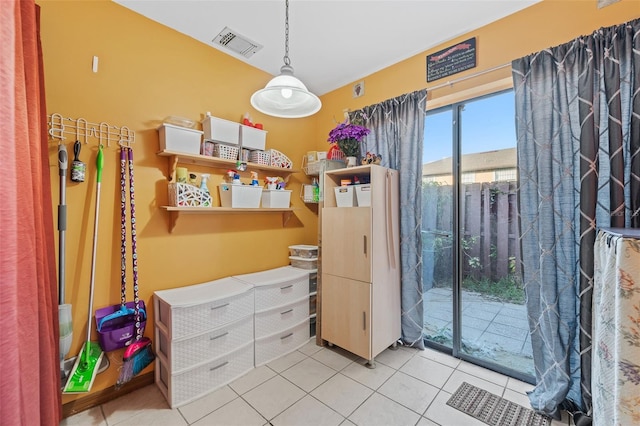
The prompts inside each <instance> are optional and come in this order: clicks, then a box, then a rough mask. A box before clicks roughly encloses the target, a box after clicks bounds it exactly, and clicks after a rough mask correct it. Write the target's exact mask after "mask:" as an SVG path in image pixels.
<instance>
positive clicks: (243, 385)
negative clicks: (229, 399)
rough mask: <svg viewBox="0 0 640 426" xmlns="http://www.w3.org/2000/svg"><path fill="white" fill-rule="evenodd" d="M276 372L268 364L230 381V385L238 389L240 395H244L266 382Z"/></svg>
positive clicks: (235, 389)
mask: <svg viewBox="0 0 640 426" xmlns="http://www.w3.org/2000/svg"><path fill="white" fill-rule="evenodd" d="M275 375H276V373H275V372H274V371H273V370H271V369H270V368H269V367H267V366H266V365H263V366H261V367H258V368H254V369H253V370H251V371H249V372H248V373H247V374H245V375H244V376H242V377H239V378H237V379H236V380H234V381H233V382H231V383H229V387H231V389H233V390H234V391H236V392H237V393H238V394H239V395H243V394H245V393H246V392H248V391H250V390H251V389H253V388H255V387H256V386H258V385H260V384H262V383H264V382H266V381H267V380H269V379H270V378H272V377H274V376H275Z"/></svg>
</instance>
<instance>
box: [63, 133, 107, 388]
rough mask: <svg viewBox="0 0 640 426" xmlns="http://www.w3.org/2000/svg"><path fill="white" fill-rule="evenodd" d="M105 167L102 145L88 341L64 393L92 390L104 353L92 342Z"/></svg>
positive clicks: (99, 155)
mask: <svg viewBox="0 0 640 426" xmlns="http://www.w3.org/2000/svg"><path fill="white" fill-rule="evenodd" d="M103 166H104V157H103V154H102V145H100V147H99V148H98V156H97V157H96V169H97V173H96V176H97V178H96V213H95V219H94V224H93V253H92V256H91V284H90V287H89V288H90V292H89V320H88V322H87V341H86V342H85V344H84V345H83V347H82V350H81V351H80V355H78V357H77V358H76V362H75V364H74V365H73V369H72V370H71V374H70V375H69V380H68V381H67V384H66V385H65V387H64V390H63V392H64V393H84V392H89V390H91V386H93V381H94V380H95V378H96V374H97V373H98V369H99V367H100V363H101V362H102V357H103V355H104V354H103V352H102V349H100V345H98V343H97V342H92V341H91V317H92V316H93V288H94V284H95V275H96V249H97V242H98V212H99V210H100V184H101V182H102V168H103Z"/></svg>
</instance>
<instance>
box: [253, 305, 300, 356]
mask: <svg viewBox="0 0 640 426" xmlns="http://www.w3.org/2000/svg"><path fill="white" fill-rule="evenodd" d="M308 341H309V318H308V317H307V318H306V319H304V320H303V321H302V322H300V323H298V324H296V325H295V326H293V327H291V328H289V329H287V330H284V331H281V332H279V333H276V334H273V335H271V336H266V337H262V338H259V339H256V343H255V351H256V357H255V364H256V367H259V366H261V365H264V364H266V363H268V362H271V361H273V360H274V359H276V358H278V357H281V356H283V355H286V354H288V353H289V352H293V351H295V350H296V349H298V348H300V347H301V346H303V345H304V344H306V343H307V342H308Z"/></svg>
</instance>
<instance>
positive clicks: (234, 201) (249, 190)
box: [218, 183, 262, 209]
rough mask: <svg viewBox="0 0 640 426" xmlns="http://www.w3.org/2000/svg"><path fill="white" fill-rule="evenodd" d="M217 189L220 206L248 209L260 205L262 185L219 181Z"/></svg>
mask: <svg viewBox="0 0 640 426" xmlns="http://www.w3.org/2000/svg"><path fill="white" fill-rule="evenodd" d="M218 190H219V191H220V204H221V206H222V207H233V208H250V209H257V208H258V207H260V195H262V187H260V186H251V185H231V184H228V183H221V184H220V186H219V187H218Z"/></svg>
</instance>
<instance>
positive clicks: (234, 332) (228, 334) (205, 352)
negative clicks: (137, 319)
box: [155, 315, 253, 374]
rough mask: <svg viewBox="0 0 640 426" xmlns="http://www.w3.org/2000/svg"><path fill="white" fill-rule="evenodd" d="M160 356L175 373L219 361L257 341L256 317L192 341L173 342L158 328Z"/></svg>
mask: <svg viewBox="0 0 640 426" xmlns="http://www.w3.org/2000/svg"><path fill="white" fill-rule="evenodd" d="M156 330H157V333H156V341H155V344H156V352H157V353H158V354H159V355H161V356H162V357H163V358H164V359H165V360H166V363H167V364H168V366H169V367H170V370H171V373H172V374H176V373H180V372H181V371H182V370H184V369H187V368H189V367H192V366H194V365H197V364H200V363H202V362H203V360H209V359H212V358H217V357H219V356H221V355H224V354H225V353H227V352H229V351H231V350H234V349H235V348H239V347H240V346H244V345H246V344H247V343H249V342H251V341H252V340H253V316H251V315H248V316H245V317H244V318H242V319H240V320H238V321H235V322H232V323H229V324H226V325H224V326H222V327H220V328H216V329H214V330H211V331H207V332H204V333H202V334H198V335H195V336H191V337H186V338H185V337H183V338H181V339H178V340H170V339H169V336H168V333H167V330H166V329H164V327H162V326H161V325H157V326H156Z"/></svg>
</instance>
